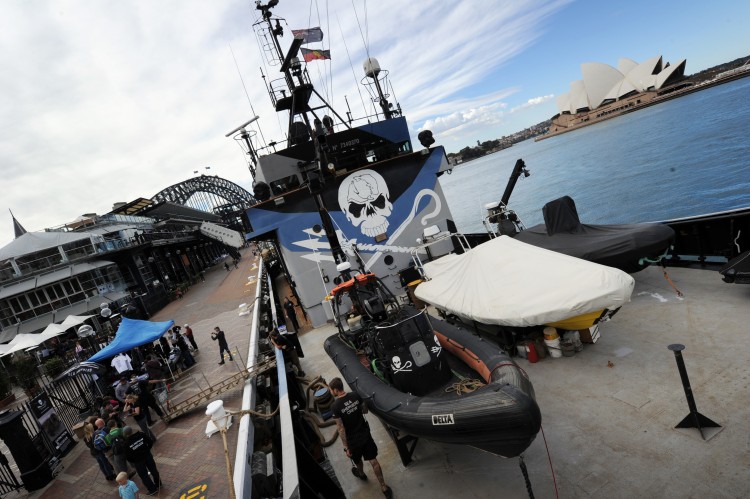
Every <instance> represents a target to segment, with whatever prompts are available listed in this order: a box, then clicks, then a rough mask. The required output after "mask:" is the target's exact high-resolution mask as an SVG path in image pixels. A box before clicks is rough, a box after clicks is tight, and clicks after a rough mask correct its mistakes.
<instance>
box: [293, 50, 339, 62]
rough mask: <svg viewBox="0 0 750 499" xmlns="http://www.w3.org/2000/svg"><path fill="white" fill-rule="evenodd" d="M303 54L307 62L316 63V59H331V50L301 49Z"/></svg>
mask: <svg viewBox="0 0 750 499" xmlns="http://www.w3.org/2000/svg"><path fill="white" fill-rule="evenodd" d="M299 50H300V52H302V57H304V58H305V62H310V61H314V60H316V59H320V60H324V59H330V58H331V51H330V50H317V49H315V50H310V49H304V48H303V49H299Z"/></svg>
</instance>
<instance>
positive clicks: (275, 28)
mask: <svg viewBox="0 0 750 499" xmlns="http://www.w3.org/2000/svg"><path fill="white" fill-rule="evenodd" d="M278 3H279V1H278V0H270V1H269V2H268V3H267V4H265V5H263V4H262V3H261V2H260V0H257V1H256V8H257V9H258V10H260V11H261V15H262V18H263V20H262V21H260V22H262V23H265V24H266V30H267V32H268V34H269V35H270V38H271V39H272V45H273V49H272V50H273V53H274V58H275V59H276V61H277V62H278V63H279V64H280V65H281V72H282V73H283V74H284V81H285V83H286V89H279V88H274V86H273V82H271V84H270V88H269V89H268V90H269V94H270V96H271V101H272V102H273V104H274V106H275V107H276V112H282V111H289V126H288V133H287V135H288V138H287V147H291V146H292V145H294V144H295V143H298V142H304V141H306V140H307V138H308V137H309V136H310V135H311V132H312V130H313V127H312V126H311V125H310V118H309V117H308V114H307V113H311V114H312V115H313V116H314V118H315V119H320V118H318V116H317V115H316V114H315V109H318V108H315V109H313V108H311V107H310V105H309V102H310V98H311V97H312V96H313V94H314V95H316V96H317V97H318V99H320V100H321V101H322V102H323V105H322V106H321V107H323V108H327V109H330V110H331V112H332V113H333V114H334V115H335V116H336V117H337V118H338V120H339V122H340V123H342V124H343V125H344V126H346V127H347V128H351V127H350V126H349V125H348V124H347V123H346V121H344V119H343V118H342V117H341V116H339V114H338V113H337V112H336V111H335V110H334V109H333V108H332V107H331V105H330V104H329V103H328V102H326V100H325V99H324V98H323V96H321V95H320V94H319V93H318V92H317V90H315V87H314V86H313V85H312V83H310V79H309V77H308V76H307V71H305V70H303V69H302V64H301V63H300V60H299V57H297V55H298V54H299V49H300V47H301V46H302V44H303V43H304V39H303V38H302V37H295V38H294V39H293V40H292V44H291V46H290V47H289V51H288V52H287V53H286V55H285V54H284V51H283V50H282V48H281V43H280V41H279V39H280V38H281V37H283V36H284V28H283V26H281V20H280V19H279V18H275V17H273V16H272V14H271V9H272V8H273V7H275V6H276V5H278ZM295 80H296V81H295ZM297 115H300V116H301V117H302V120H303V121H304V125H301V124H298V123H299V122H295V121H294V118H295V116H297ZM313 139H314V137H313Z"/></svg>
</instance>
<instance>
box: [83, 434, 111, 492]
mask: <svg viewBox="0 0 750 499" xmlns="http://www.w3.org/2000/svg"><path fill="white" fill-rule="evenodd" d="M94 431H95V430H94V425H93V424H92V423H86V424H85V425H84V426H83V443H84V444H86V447H88V448H89V451H90V452H91V455H92V456H93V457H94V459H96V463H97V464H98V465H99V469H100V470H102V474H103V475H104V478H106V479H107V480H109V481H110V482H111V481H113V480H114V479H115V469H114V468H113V467H112V463H110V462H109V459H107V455H106V454H105V453H104V451H103V450H99V449H97V448H96V447H94Z"/></svg>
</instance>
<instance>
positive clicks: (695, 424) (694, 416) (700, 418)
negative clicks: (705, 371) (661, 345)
mask: <svg viewBox="0 0 750 499" xmlns="http://www.w3.org/2000/svg"><path fill="white" fill-rule="evenodd" d="M667 348H669V349H670V350H671V351H672V352H674V358H675V360H676V361H677V369H678V370H679V371H680V378H681V379H682V387H683V388H684V389H685V397H686V398H687V402H688V407H689V408H690V414H688V415H687V416H685V418H684V419H683V420H682V421H680V422H679V423H678V424H677V426H675V428H698V431H700V433H701V437H702V438H703V440H705V439H706V435H705V434H704V433H703V429H704V428H721V425H720V424H718V423H715V422H713V421H711V420H710V419H708V418H707V417H706V416H704V415H703V414H701V413H700V412H698V408H697V407H696V405H695V399H694V398H693V389H692V388H690V380H689V379H688V375H687V370H686V369H685V361H684V360H683V359H682V351H683V350H685V345H680V344H679V343H673V344H672V345H669V346H668V347H667Z"/></svg>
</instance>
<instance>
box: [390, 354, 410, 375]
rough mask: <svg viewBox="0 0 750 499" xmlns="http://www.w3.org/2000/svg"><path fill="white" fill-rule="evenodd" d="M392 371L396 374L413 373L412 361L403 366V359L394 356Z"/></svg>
mask: <svg viewBox="0 0 750 499" xmlns="http://www.w3.org/2000/svg"><path fill="white" fill-rule="evenodd" d="M391 369H393V373H394V374H395V373H400V372H411V361H410V360H407V361H406V362H404V363H403V364H402V363H401V357H399V356H398V355H394V356H393V358H391Z"/></svg>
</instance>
